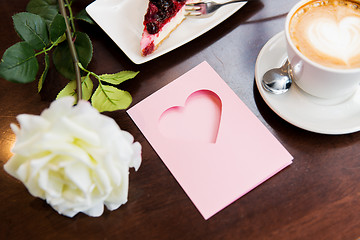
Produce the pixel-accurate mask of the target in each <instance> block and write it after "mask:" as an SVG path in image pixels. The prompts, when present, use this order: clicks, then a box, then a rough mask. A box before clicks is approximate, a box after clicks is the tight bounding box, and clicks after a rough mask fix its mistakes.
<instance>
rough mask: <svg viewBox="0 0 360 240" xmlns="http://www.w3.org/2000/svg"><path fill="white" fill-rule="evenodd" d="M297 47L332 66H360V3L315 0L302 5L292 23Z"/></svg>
mask: <svg viewBox="0 0 360 240" xmlns="http://www.w3.org/2000/svg"><path fill="white" fill-rule="evenodd" d="M289 30H290V31H289V32H290V37H291V39H292V41H293V43H294V44H295V46H296V47H297V49H298V50H299V51H300V52H301V53H302V54H304V55H305V56H306V57H307V58H309V59H310V60H312V61H314V62H317V63H319V64H321V65H324V66H327V67H332V68H342V69H349V68H360V3H359V2H356V1H351V0H348V1H341V0H339V1H335V0H315V1H311V2H309V3H307V4H305V5H304V6H302V7H301V8H299V9H298V10H297V11H296V12H295V14H294V15H293V17H292V19H291V21H290V26H289Z"/></svg>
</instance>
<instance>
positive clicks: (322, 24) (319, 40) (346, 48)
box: [307, 17, 360, 63]
mask: <svg viewBox="0 0 360 240" xmlns="http://www.w3.org/2000/svg"><path fill="white" fill-rule="evenodd" d="M307 36H308V39H309V41H310V43H311V44H312V45H313V47H314V49H317V50H318V51H320V52H322V53H323V54H327V55H329V56H332V57H334V58H338V59H339V60H342V61H344V62H345V63H348V61H349V59H351V58H352V57H356V56H357V55H359V54H360V19H359V18H356V17H345V18H343V19H342V20H341V21H340V22H337V21H336V19H331V18H330V17H328V18H326V17H324V18H320V19H317V21H315V22H313V23H312V24H311V25H310V26H309V27H308V31H307Z"/></svg>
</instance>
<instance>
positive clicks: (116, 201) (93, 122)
mask: <svg viewBox="0 0 360 240" xmlns="http://www.w3.org/2000/svg"><path fill="white" fill-rule="evenodd" d="M73 102H74V99H73V98H72V97H65V98H61V99H59V100H56V101H54V102H53V103H52V104H51V105H50V108H49V109H46V110H44V111H43V112H42V113H41V115H40V116H35V115H28V114H21V115H19V116H18V117H17V120H18V121H19V124H20V128H19V127H17V125H15V124H11V128H12V130H13V131H14V133H15V134H16V142H15V145H14V147H13V149H12V152H13V153H14V155H13V157H11V159H10V160H9V161H8V162H7V163H6V164H5V166H4V168H5V170H6V171H7V172H8V173H9V174H11V175H12V176H14V177H15V178H17V179H19V180H20V181H22V182H23V183H24V185H25V186H26V187H27V189H28V190H29V192H30V193H31V194H32V195H33V196H35V197H40V198H42V199H45V200H46V201H47V203H48V204H50V205H51V206H52V207H53V208H54V209H55V210H56V211H58V212H59V213H60V214H63V215H66V216H68V217H73V216H74V215H76V214H77V213H79V212H83V213H85V214H87V215H89V216H100V215H101V214H102V213H103V211H104V204H105V206H106V207H107V208H108V209H109V210H114V209H117V208H118V207H120V205H122V204H124V203H126V202H127V196H128V185H129V184H128V182H129V176H128V175H129V167H134V168H135V170H137V169H138V168H139V167H140V164H141V145H140V144H139V143H138V142H135V143H133V141H134V138H133V136H132V135H131V134H130V133H128V132H126V131H122V130H121V129H120V128H119V126H118V125H117V124H116V122H115V121H114V120H113V119H112V118H110V117H107V116H105V115H102V114H100V113H99V112H98V111H97V110H96V109H94V108H93V107H91V105H90V104H89V103H88V102H86V101H80V102H79V103H78V104H77V105H76V106H73Z"/></svg>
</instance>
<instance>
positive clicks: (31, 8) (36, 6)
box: [26, 0, 59, 25]
mask: <svg viewBox="0 0 360 240" xmlns="http://www.w3.org/2000/svg"><path fill="white" fill-rule="evenodd" d="M26 11H28V12H30V13H34V14H37V15H39V16H41V17H43V18H44V19H45V21H46V23H47V24H48V25H50V23H51V22H52V21H53V19H54V17H55V16H56V15H57V14H58V13H59V7H58V1H57V0H30V1H29V3H28V4H27V6H26Z"/></svg>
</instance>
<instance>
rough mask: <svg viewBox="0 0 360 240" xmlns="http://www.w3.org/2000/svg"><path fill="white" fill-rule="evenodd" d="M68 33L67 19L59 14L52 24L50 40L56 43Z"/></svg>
mask: <svg viewBox="0 0 360 240" xmlns="http://www.w3.org/2000/svg"><path fill="white" fill-rule="evenodd" d="M65 31H66V24H65V19H64V17H63V16H62V15H60V14H57V15H56V16H55V18H54V20H53V21H52V22H51V24H50V29H49V32H50V40H51V41H52V42H55V41H56V40H58V39H59V38H60V37H62V36H63V35H64V33H65Z"/></svg>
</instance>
